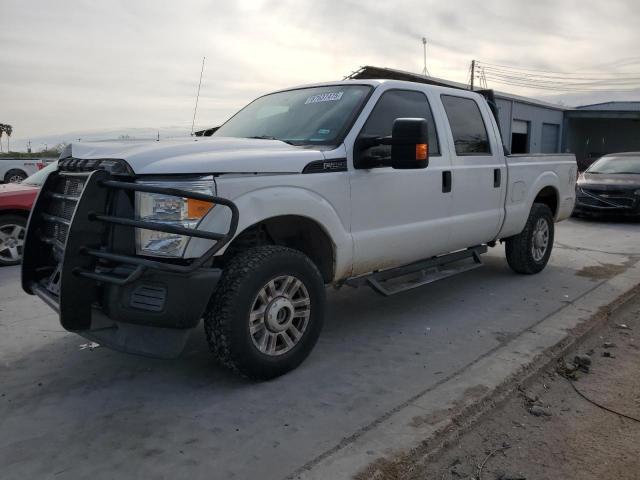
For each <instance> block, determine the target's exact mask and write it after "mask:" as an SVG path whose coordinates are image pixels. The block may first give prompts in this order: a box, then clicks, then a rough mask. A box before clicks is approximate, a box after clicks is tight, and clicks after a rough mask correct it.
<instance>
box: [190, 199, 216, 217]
mask: <svg viewBox="0 0 640 480" xmlns="http://www.w3.org/2000/svg"><path fill="white" fill-rule="evenodd" d="M211 207H213V204H212V203H211V202H205V201H203V200H196V199H194V198H188V199H187V215H188V216H189V218H202V217H204V216H205V215H206V213H207V212H208V211H209V210H210V209H211Z"/></svg>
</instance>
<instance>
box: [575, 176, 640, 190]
mask: <svg viewBox="0 0 640 480" xmlns="http://www.w3.org/2000/svg"><path fill="white" fill-rule="evenodd" d="M578 186H584V187H604V188H606V187H614V188H617V187H623V188H624V187H630V188H633V187H638V188H640V175H635V174H629V173H627V174H614V173H587V172H585V173H583V174H582V176H581V177H580V179H579V180H578Z"/></svg>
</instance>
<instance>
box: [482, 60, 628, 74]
mask: <svg viewBox="0 0 640 480" xmlns="http://www.w3.org/2000/svg"><path fill="white" fill-rule="evenodd" d="M476 63H480V64H482V65H488V66H491V67H500V68H505V69H508V70H522V71H527V72H538V73H551V74H555V75H601V74H603V73H602V72H559V71H551V70H536V69H533V68H527V67H514V66H510V65H500V64H498V63H489V62H483V61H479V60H477V61H476ZM616 75H636V76H640V73H624V72H622V73H620V74H616Z"/></svg>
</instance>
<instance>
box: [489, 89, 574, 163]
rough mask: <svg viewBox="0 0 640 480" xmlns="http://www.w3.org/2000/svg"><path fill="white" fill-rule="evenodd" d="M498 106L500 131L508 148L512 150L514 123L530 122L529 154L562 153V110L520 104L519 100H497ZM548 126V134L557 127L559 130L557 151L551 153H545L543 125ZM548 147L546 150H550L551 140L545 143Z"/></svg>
mask: <svg viewBox="0 0 640 480" xmlns="http://www.w3.org/2000/svg"><path fill="white" fill-rule="evenodd" d="M496 103H497V104H498V111H499V116H498V118H499V120H500V130H501V131H502V135H503V137H504V142H505V145H506V147H507V148H508V149H509V150H510V149H511V133H512V131H513V129H512V126H513V121H514V120H520V121H524V122H529V142H528V143H529V152H528V153H558V152H560V149H561V145H560V139H561V138H562V120H563V112H562V110H555V109H553V108H545V107H541V106H536V105H531V104H528V103H524V102H520V101H518V100H512V99H505V98H496ZM545 124H546V125H548V126H547V127H546V128H545V130H547V133H548V132H549V131H550V130H551V129H553V128H554V127H552V126H556V125H557V128H558V141H557V142H556V143H557V146H556V148H555V151H553V152H549V151H546V152H544V151H543V133H542V132H543V125H545ZM544 143H545V144H546V146H547V148H546V149H545V150H548V149H549V140H548V138H547V141H546V142H544Z"/></svg>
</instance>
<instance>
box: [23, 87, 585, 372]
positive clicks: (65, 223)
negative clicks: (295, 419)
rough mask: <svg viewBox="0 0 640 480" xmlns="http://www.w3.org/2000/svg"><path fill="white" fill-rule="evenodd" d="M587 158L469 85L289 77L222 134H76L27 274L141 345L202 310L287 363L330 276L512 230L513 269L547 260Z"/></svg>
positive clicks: (78, 328)
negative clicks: (564, 150) (531, 136)
mask: <svg viewBox="0 0 640 480" xmlns="http://www.w3.org/2000/svg"><path fill="white" fill-rule="evenodd" d="M576 171H577V168H576V161H575V158H574V157H573V156H572V155H505V154H504V149H503V145H502V141H501V138H500V132H499V129H498V125H497V124H496V121H495V118H494V115H493V113H492V109H491V107H490V105H489V103H488V102H487V101H486V100H485V98H484V97H482V96H481V95H479V94H477V93H473V92H470V91H466V90H458V89H451V88H442V87H436V86H431V85H424V84H417V83H410V82H401V81H383V80H379V81H344V82H337V83H327V84H318V85H311V86H306V87H298V88H293V89H289V90H283V91H279V92H275V93H272V94H269V95H265V96H263V97H260V98H258V99H257V100H255V101H254V102H252V103H251V104H249V105H248V106H246V107H245V108H244V109H242V110H241V111H240V112H238V113H237V114H236V115H235V116H233V117H232V118H231V119H229V120H228V121H227V122H226V123H225V124H223V125H222V126H221V127H220V128H218V129H217V130H216V131H215V133H214V134H213V136H211V137H198V138H191V139H186V140H173V141H163V142H154V143H152V144H149V143H145V144H134V145H132V144H131V143H126V144H125V143H118V144H104V143H96V144H89V143H82V144H73V145H72V146H69V147H68V148H67V150H66V151H65V152H63V153H62V155H61V157H60V162H59V170H58V172H57V173H53V174H52V175H51V176H50V177H49V178H48V180H47V182H46V183H45V185H44V186H43V188H42V191H41V193H40V196H39V198H38V200H37V202H36V206H35V207H34V211H33V213H32V216H31V219H30V222H29V227H28V232H27V238H26V242H25V254H24V263H23V286H24V289H25V290H26V291H27V292H29V293H32V294H37V295H38V296H40V297H41V298H42V299H44V300H45V301H46V302H47V303H48V304H49V305H51V306H52V307H53V308H55V309H56V310H58V311H59V313H60V321H61V323H62V325H63V326H64V327H65V328H67V329H68V330H71V331H74V332H76V333H78V334H80V335H82V336H84V337H86V338H89V339H91V340H94V341H96V342H99V343H101V344H103V345H106V346H109V347H112V348H114V349H119V350H123V351H127V352H133V353H139V354H145V355H155V356H166V357H168V356H172V355H176V354H178V353H179V352H180V351H181V350H182V348H183V347H184V344H185V342H186V339H187V337H188V335H189V332H190V331H191V330H192V329H193V328H194V327H196V326H197V325H198V323H199V322H200V320H201V319H204V327H205V332H206V335H207V338H208V340H209V342H210V345H211V348H212V350H213V352H214V353H215V354H216V356H217V357H218V358H219V359H220V361H221V362H222V363H223V364H225V365H227V366H229V367H231V368H232V369H234V370H236V371H239V372H240V373H242V374H244V375H246V376H249V377H252V378H257V379H265V378H271V377H274V376H278V375H281V374H283V373H285V372H287V371H289V370H291V369H293V368H295V367H296V366H297V365H298V364H300V363H301V362H302V361H303V360H304V358H305V357H306V356H307V355H308V354H309V352H310V351H311V349H312V348H313V346H314V344H315V343H316V340H317V339H318V336H319V334H320V330H321V326H322V322H323V317H324V310H325V286H326V285H333V286H342V285H344V284H348V285H352V286H359V285H369V286H371V287H373V288H374V289H375V290H376V291H378V292H380V293H382V294H385V295H389V294H394V293H399V292H401V291H404V290H406V289H408V288H413V287H416V286H419V285H423V284H425V283H428V282H431V281H435V280H437V279H439V278H443V277H445V276H448V275H451V274H452V273H458V272H460V271H464V270H468V269H470V268H474V267H476V266H478V265H480V255H481V254H482V253H484V252H485V251H486V249H487V247H491V246H494V245H495V244H496V242H498V241H504V242H506V255H507V262H508V263H509V265H510V266H511V268H512V269H513V270H514V271H516V272H518V273H523V274H533V273H537V272H539V271H541V270H542V269H543V268H544V267H545V265H546V264H547V261H548V260H549V256H550V254H551V250H552V247H553V236H554V222H557V221H560V220H563V219H565V218H567V217H568V216H569V215H570V214H571V211H572V209H573V206H574V201H575V179H576ZM465 262H467V263H465ZM425 301H426V300H425Z"/></svg>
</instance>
